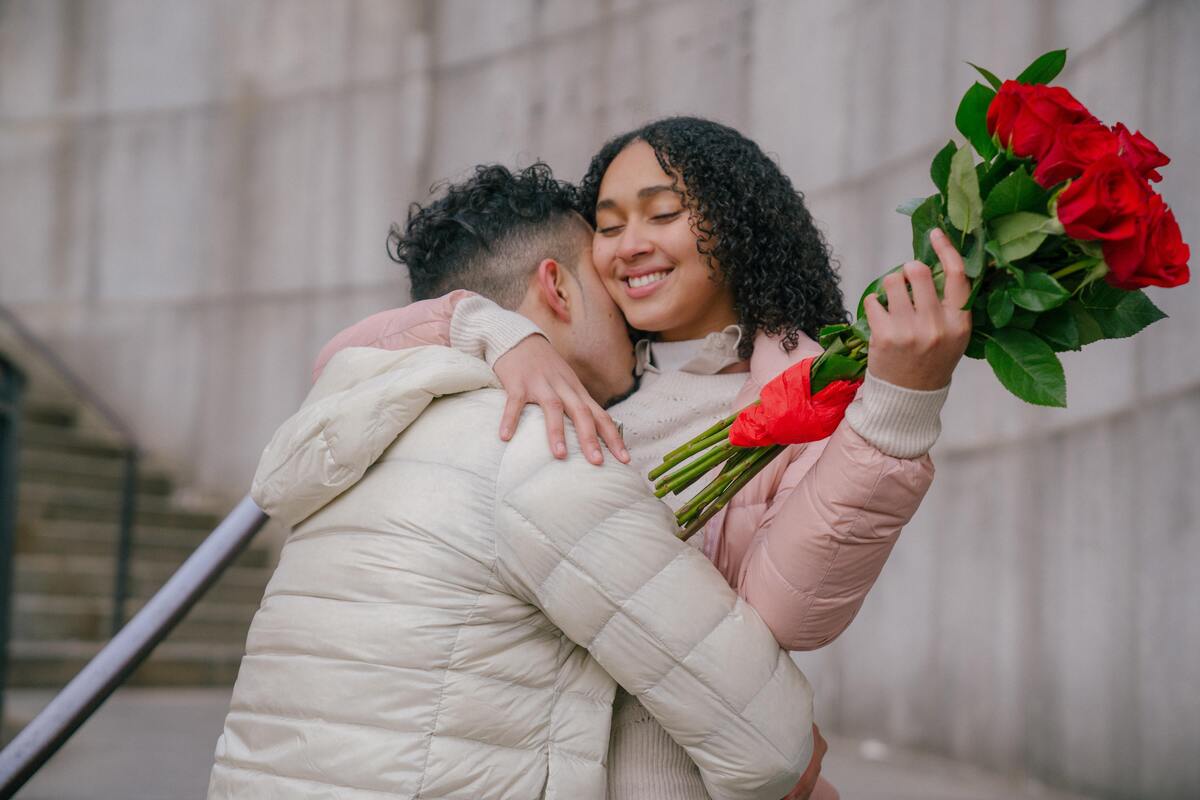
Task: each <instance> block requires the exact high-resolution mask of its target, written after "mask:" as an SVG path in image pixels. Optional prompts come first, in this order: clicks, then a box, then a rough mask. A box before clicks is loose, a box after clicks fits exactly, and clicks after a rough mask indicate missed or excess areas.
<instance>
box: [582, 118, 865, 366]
mask: <svg viewBox="0 0 1200 800" xmlns="http://www.w3.org/2000/svg"><path fill="white" fill-rule="evenodd" d="M639 140H640V141H644V142H646V143H647V144H649V145H650V147H652V148H653V149H654V152H655V154H656V155H657V157H658V162H659V164H660V165H661V166H662V168H663V171H664V172H666V173H667V174H668V175H672V176H675V180H676V184H677V185H676V188H677V189H678V190H680V191H681V192H682V193H683V196H684V202H685V203H686V204H687V205H688V208H689V210H690V211H691V214H692V219H693V226H694V228H695V229H696V231H697V244H696V247H697V249H698V250H699V251H700V253H701V255H703V256H704V257H705V259H706V261H707V263H708V266H709V269H710V270H712V271H713V272H714V277H716V278H717V279H724V280H725V281H727V282H728V283H729V285H730V287H731V289H732V292H733V304H734V308H735V310H736V311H737V315H738V322H739V323H740V324H741V326H742V330H743V336H742V343H741V345H740V346H739V355H741V356H742V357H743V358H749V356H750V354H751V352H753V350H754V336H755V334H756V333H757V332H758V331H760V330H762V331H765V332H767V333H768V334H772V335H782V336H783V344H784V347H785V348H786V349H787V350H789V351H790V350H792V349H794V348H795V347H796V345H797V342H798V334H799V333H801V332H803V333H805V334H807V335H808V336H810V337H812V338H813V339H816V338H817V332H818V331H819V330H820V329H821V327H822V326H824V325H829V324H833V323H837V322H845V321H847V315H846V311H845V308H844V306H843V300H842V291H841V288H840V287H839V285H838V284H839V281H840V278H839V276H838V273H837V270H836V267H835V264H834V262H833V260H832V258H831V256H830V251H829V246H828V245H827V244H826V242H825V239H824V237H823V236H822V235H821V232H820V231H818V230H817V227H816V225H815V224H814V223H813V219H812V215H811V214H809V213H808V209H807V208H806V207H805V205H804V196H803V195H802V194H801V193H800V192H798V191H796V189H795V188H794V187H793V186H792V182H791V180H789V179H788V177H787V175H784V174H783V171H782V170H780V169H779V166H778V164H776V163H775V162H774V161H773V160H772V159H771V158H769V157H768V156H767V155H766V154H765V153H764V152H763V151H762V150H761V149H760V148H759V146H758V145H757V144H755V143H754V142H752V141H750V140H749V139H747V138H746V137H745V136H743V135H742V134H740V133H738V132H737V131H735V130H734V129H733V128H730V127H727V126H725V125H721V124H719V123H716V122H713V121H711V120H706V119H700V118H697V117H668V118H666V119H660V120H657V121H655V122H651V123H649V124H647V125H645V126H644V127H642V128H639V129H637V130H634V131H630V132H629V133H625V134H622V135H621V136H617V137H615V138H614V139H611V140H610V141H609V142H607V143H606V144H605V145H604V146H603V147H602V148H601V149H600V152H598V153H597V154H596V156H595V157H594V158H593V159H592V162H591V164H590V165H589V167H588V171H587V174H586V175H584V177H583V181H582V182H581V184H580V186H579V211H580V213H581V214H582V215H583V216H584V218H586V219H587V221H588V222H589V223H591V224H592V225H595V223H596V201H597V199H598V197H597V195H598V193H599V191H600V181H601V180H602V179H603V177H604V173H605V171H606V170H607V169H608V166H609V164H611V163H612V161H613V159H614V158H616V157H617V154H618V153H620V152H621V151H622V150H623V149H625V147H626V146H628V145H629V144H630V143H632V142H635V141H639ZM680 183H681V184H682V185H679V184H680Z"/></svg>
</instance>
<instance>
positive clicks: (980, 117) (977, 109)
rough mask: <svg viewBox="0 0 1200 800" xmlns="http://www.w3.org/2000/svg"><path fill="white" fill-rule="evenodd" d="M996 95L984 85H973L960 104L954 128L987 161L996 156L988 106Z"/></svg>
mask: <svg viewBox="0 0 1200 800" xmlns="http://www.w3.org/2000/svg"><path fill="white" fill-rule="evenodd" d="M995 96H996V93H995V92H994V91H992V90H991V89H989V88H987V87H986V86H984V85H983V84H982V83H973V84H971V88H970V89H967V92H966V94H964V95H963V99H962V101H961V102H960V103H959V104H958V112H957V113H955V115H954V127H956V128H958V132H959V133H961V134H962V135H963V136H965V137H967V141H968V142H970V143H971V145H972V146H973V147H974V148H975V150H976V152H978V153H979V155H980V156H982V157H983V158H984V159H985V160H987V159H990V158H991V157H992V156H994V155H996V150H997V148H996V143H995V142H993V141H992V135H991V134H990V133H988V129H987V112H988V106H990V105H991V104H992V98H993V97H995Z"/></svg>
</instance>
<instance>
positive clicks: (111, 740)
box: [5, 689, 1087, 800]
mask: <svg viewBox="0 0 1200 800" xmlns="http://www.w3.org/2000/svg"><path fill="white" fill-rule="evenodd" d="M52 696H53V693H52V692H49V691H33V690H12V691H10V692H8V695H7V697H6V699H5V705H6V716H8V717H9V718H10V720H16V721H20V720H26V721H27V720H29V719H32V718H33V716H34V715H35V714H36V713H37V712H38V711H39V710H40V709H41V708H42V707H43V706H45V704H46V703H47V702H49V700H50V698H51V697H52ZM228 705H229V690H227V689H122V690H120V691H118V692H117V693H116V694H114V695H113V696H112V697H111V698H110V699H109V700H108V702H106V703H105V704H104V705H103V706H102V707H101V708H100V710H99V711H97V712H96V714H95V715H93V717H92V718H91V719H90V720H88V722H87V723H85V724H84V726H83V727H82V728H80V729H79V731H78V732H76V734H75V736H74V737H73V738H72V739H71V740H70V741H68V742H67V744H66V745H65V746H64V747H63V749H62V750H60V751H59V752H58V753H57V754H56V755H55V756H54V757H53V758H52V759H51V760H50V761H49V762H48V763H47V764H46V765H45V766H44V767H42V769H41V771H40V772H39V773H38V774H37V775H35V776H34V778H33V780H31V781H30V782H29V783H28V784H26V786H25V788H24V789H22V790H21V791H20V792H18V793H17V795H16V797H17V800H200V799H201V798H203V797H204V794H205V791H206V789H207V787H208V771H209V768H210V767H211V765H212V754H213V748H214V747H215V746H216V742H217V736H218V735H220V733H221V725H222V722H223V721H224V719H225V711H226V708H227V707H228ZM823 733H824V731H823ZM825 737H826V739H827V740H828V742H829V754H828V755H827V756H826V758H825V763H824V773H825V775H826V777H827V778H828V779H829V780H830V782H831V783H833V785H834V786H836V787H838V790H839V791H840V792H841V796H842V800H1087V799H1086V798H1084V797H1082V796H1081V795H1071V794H1065V793H1061V792H1056V791H1053V790H1051V789H1048V788H1046V787H1044V786H1042V785H1040V784H1038V783H1037V782H1035V781H1032V780H1030V779H1028V778H1024V777H1022V776H1019V775H999V774H996V773H993V772H989V771H987V770H983V769H980V768H978V767H973V766H970V765H968V764H962V763H959V762H956V761H953V760H951V759H947V758H944V757H941V756H936V755H932V754H928V753H920V752H916V751H912V750H905V749H901V748H895V747H889V746H888V745H886V744H884V743H882V742H878V741H874V740H870V739H867V740H859V739H849V738H844V737H840V736H835V735H829V734H827V733H826V734H825Z"/></svg>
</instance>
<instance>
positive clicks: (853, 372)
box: [812, 354, 866, 394]
mask: <svg viewBox="0 0 1200 800" xmlns="http://www.w3.org/2000/svg"><path fill="white" fill-rule="evenodd" d="M865 369H866V365H865V364H862V363H860V362H859V361H856V360H855V359H853V358H847V357H846V356H839V355H828V354H827V355H825V356H823V357H822V358H821V361H820V363H819V364H817V368H816V369H815V370H814V371H813V375H812V391H813V393H814V394H815V393H817V392H819V391H821V389H824V388H825V387H826V386H828V385H829V384H831V383H833V382H834V381H838V380H853V379H855V378H857V377H859V376H860V375H862V373H863V371H864V370H865Z"/></svg>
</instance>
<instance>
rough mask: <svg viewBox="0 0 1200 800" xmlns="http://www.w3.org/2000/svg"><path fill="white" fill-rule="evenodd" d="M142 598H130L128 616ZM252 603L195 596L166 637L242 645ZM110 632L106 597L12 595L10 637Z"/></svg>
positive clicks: (88, 636) (94, 636) (98, 637)
mask: <svg viewBox="0 0 1200 800" xmlns="http://www.w3.org/2000/svg"><path fill="white" fill-rule="evenodd" d="M142 605H144V602H130V603H129V604H128V606H127V609H126V613H127V614H128V615H129V616H130V617H132V616H133V615H134V614H135V613H137V611H138V610H139V609H141V607H142ZM257 610H258V604H257V603H254V604H250V603H214V602H210V601H208V600H202V601H200V602H199V603H198V604H197V605H196V606H195V607H194V608H192V610H191V611H189V612H188V615H187V616H186V617H184V619H183V621H181V622H180V623H179V625H177V626H176V627H175V630H174V631H172V633H171V638H172V639H173V640H175V641H180V642H205V643H209V642H213V643H223V644H230V645H239V646H240V645H242V644H245V641H246V631H248V630H249V629H250V619H251V618H252V617H253V616H254V612H255V611H257ZM111 632H112V601H111V600H110V599H109V598H98V597H72V596H69V595H51V594H15V595H13V616H12V636H13V638H15V639H21V640H24V641H44V640H82V641H104V640H105V639H107V638H108V636H109V634H110V633H111Z"/></svg>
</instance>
